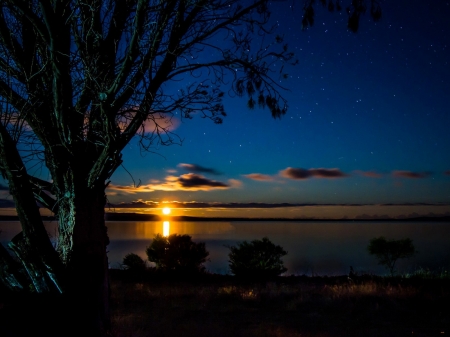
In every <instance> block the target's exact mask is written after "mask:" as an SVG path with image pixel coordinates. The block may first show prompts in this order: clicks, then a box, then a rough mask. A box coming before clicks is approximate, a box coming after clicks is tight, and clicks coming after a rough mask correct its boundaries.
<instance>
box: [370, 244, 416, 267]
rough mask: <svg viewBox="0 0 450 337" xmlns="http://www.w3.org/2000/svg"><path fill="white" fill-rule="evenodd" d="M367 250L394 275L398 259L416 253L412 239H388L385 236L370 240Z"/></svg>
mask: <svg viewBox="0 0 450 337" xmlns="http://www.w3.org/2000/svg"><path fill="white" fill-rule="evenodd" d="M367 250H368V251H369V254H371V255H375V256H376V257H377V259H378V264H381V265H383V266H385V267H386V268H387V269H388V270H389V273H390V274H391V276H394V270H395V269H394V268H395V263H396V262H397V260H398V259H405V258H410V257H412V256H413V255H414V254H415V253H416V249H415V248H414V245H413V243H412V240H411V239H409V238H406V239H402V240H387V239H386V238H385V237H383V236H380V237H378V238H373V239H372V240H370V243H369V245H368V247H367Z"/></svg>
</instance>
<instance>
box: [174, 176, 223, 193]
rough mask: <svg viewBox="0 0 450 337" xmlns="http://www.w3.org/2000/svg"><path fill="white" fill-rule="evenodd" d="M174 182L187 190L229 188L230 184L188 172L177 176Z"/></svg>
mask: <svg viewBox="0 0 450 337" xmlns="http://www.w3.org/2000/svg"><path fill="white" fill-rule="evenodd" d="M176 182H177V183H178V184H179V185H180V186H181V187H182V188H183V189H188V190H192V189H194V190H209V189H216V188H219V189H223V188H229V187H230V185H227V184H225V183H222V182H220V181H216V180H210V179H207V178H205V177H204V176H202V175H200V174H195V173H188V174H183V175H181V176H180V177H178V178H177V180H176Z"/></svg>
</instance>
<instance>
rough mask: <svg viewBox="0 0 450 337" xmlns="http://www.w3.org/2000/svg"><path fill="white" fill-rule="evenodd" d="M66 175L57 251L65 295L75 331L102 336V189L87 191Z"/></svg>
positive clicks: (105, 298) (105, 307)
mask: <svg viewBox="0 0 450 337" xmlns="http://www.w3.org/2000/svg"><path fill="white" fill-rule="evenodd" d="M68 176H69V175H66V180H65V182H66V189H65V191H66V192H65V193H64V195H63V196H62V197H61V200H60V205H59V213H58V217H59V240H58V247H57V249H58V251H59V252H60V255H61V256H62V258H63V261H64V262H65V265H66V268H67V269H66V277H67V281H68V282H67V284H66V286H67V294H68V296H69V298H70V299H71V300H70V301H69V302H72V305H73V308H74V309H75V308H76V309H75V311H73V316H74V320H75V322H77V323H76V324H77V325H78V330H79V331H80V333H82V334H83V335H86V333H87V332H90V333H91V334H92V335H95V336H98V335H103V334H104V333H105V332H106V331H107V330H109V327H110V314H109V298H110V288H109V276H108V258H107V253H106V247H107V245H108V243H109V239H108V235H107V228H106V225H105V219H104V216H105V210H104V206H105V203H106V196H105V187H104V185H100V184H99V185H100V186H96V187H94V188H87V187H84V186H83V184H82V183H79V182H76V180H75V179H74V180H72V181H69V180H67V177H68ZM70 176H71V175H70Z"/></svg>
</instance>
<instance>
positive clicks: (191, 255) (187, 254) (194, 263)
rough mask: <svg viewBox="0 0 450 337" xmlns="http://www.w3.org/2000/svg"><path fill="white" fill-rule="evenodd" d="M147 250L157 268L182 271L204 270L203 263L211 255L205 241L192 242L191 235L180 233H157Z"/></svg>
mask: <svg viewBox="0 0 450 337" xmlns="http://www.w3.org/2000/svg"><path fill="white" fill-rule="evenodd" d="M146 252H147V256H148V260H149V261H150V262H154V263H155V264H156V268H157V269H160V270H164V271H175V272H182V273H192V272H202V271H204V270H205V267H204V266H203V264H204V263H205V262H206V261H207V258H208V256H209V252H208V251H207V250H206V249H205V243H203V242H200V243H195V242H192V239H191V237H190V236H189V235H179V234H171V235H169V236H168V237H164V236H162V235H161V234H156V236H155V238H154V239H153V240H152V243H151V244H150V246H148V247H147V250H146Z"/></svg>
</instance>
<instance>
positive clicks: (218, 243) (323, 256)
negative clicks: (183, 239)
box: [0, 221, 450, 276]
mask: <svg viewBox="0 0 450 337" xmlns="http://www.w3.org/2000/svg"><path fill="white" fill-rule="evenodd" d="M107 226H108V234H109V236H110V241H111V243H110V245H109V246H108V251H109V253H108V256H109V261H110V267H111V268H120V263H121V261H122V259H123V257H124V256H125V255H126V254H128V253H136V254H138V255H140V256H141V257H142V258H144V259H145V258H146V255H145V248H146V247H147V246H148V245H149V244H150V242H151V240H152V238H153V237H154V236H155V234H156V233H161V234H168V233H170V234H173V233H177V234H188V235H190V236H192V240H193V241H194V242H205V243H206V249H207V250H208V251H209V252H210V256H209V257H210V260H211V261H209V262H207V263H206V269H207V270H208V271H210V272H213V273H220V274H227V273H228V272H229V268H228V256H227V255H228V251H229V250H228V248H227V247H226V246H230V245H236V243H238V242H241V241H243V240H247V241H251V240H254V239H261V238H263V237H264V236H266V237H268V238H269V239H270V240H271V241H272V242H274V243H275V244H278V245H280V246H282V247H283V248H284V249H285V250H286V251H287V252H288V254H287V255H286V256H285V257H284V258H283V261H284V264H285V266H286V268H288V271H287V273H286V274H287V275H290V274H296V275H303V274H306V275H310V276H311V275H330V276H331V275H343V274H348V272H349V269H350V266H352V267H353V268H354V270H355V271H356V272H361V273H362V272H366V273H374V274H379V275H383V274H386V271H385V269H384V268H383V267H382V266H379V265H377V261H376V259H375V258H374V257H373V256H370V255H369V254H368V253H367V245H368V243H369V240H370V239H371V238H374V237H377V236H385V237H386V238H388V239H403V238H406V237H409V238H411V239H412V240H413V243H414V245H415V247H416V249H417V251H418V254H416V256H415V257H413V258H411V259H408V260H400V261H399V262H398V266H397V267H398V270H399V271H400V272H402V273H407V272H411V271H414V270H417V269H418V268H429V269H430V270H438V269H439V270H440V269H441V268H444V269H446V270H449V269H450V223H448V222H406V221H405V222H387V221H383V222H360V221H345V222H341V221H339V222H332V221H324V222H321V221H314V222H307V221H229V222H226V221H202V222H176V221H170V222H168V221H166V222H163V221H145V222H139V221H114V222H112V221H111V222H107ZM46 227H47V231H48V232H49V234H50V235H51V236H52V237H55V236H56V228H55V227H56V223H55V222H50V223H46ZM0 231H1V233H0V242H1V243H3V244H6V243H7V242H8V241H9V240H10V239H11V238H12V237H13V236H14V235H15V234H17V233H18V232H19V231H20V225H19V223H18V222H7V221H4V222H0Z"/></svg>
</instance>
